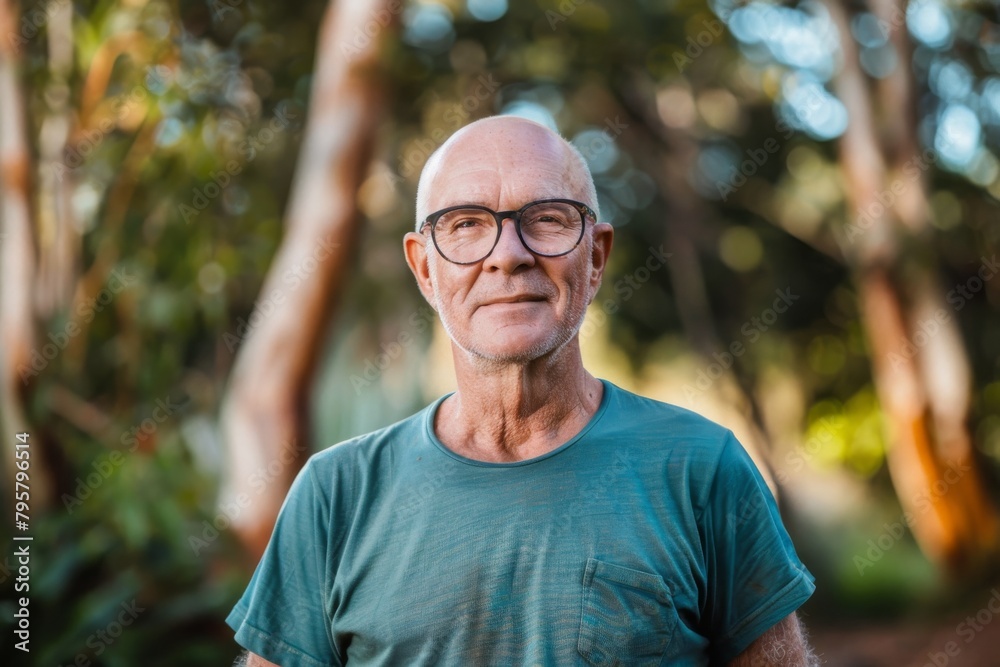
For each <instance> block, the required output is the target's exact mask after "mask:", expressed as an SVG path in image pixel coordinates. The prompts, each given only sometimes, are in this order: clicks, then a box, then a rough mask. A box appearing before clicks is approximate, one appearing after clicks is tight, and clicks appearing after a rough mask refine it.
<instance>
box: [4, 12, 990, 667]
mask: <svg viewBox="0 0 1000 667" xmlns="http://www.w3.org/2000/svg"><path fill="white" fill-rule="evenodd" d="M497 113H507V114H518V115H522V116H525V117H528V118H532V119H535V120H537V121H539V122H542V123H545V124H548V125H549V126H551V127H553V128H555V129H557V130H558V131H560V132H561V133H562V134H563V135H564V136H566V137H567V138H569V139H570V140H571V141H572V142H573V143H574V144H575V145H576V146H577V147H578V148H579V149H580V150H581V152H582V153H583V154H584V156H585V157H586V158H587V160H588V162H589V164H590V167H591V170H592V171H593V173H594V177H595V179H596V181H597V187H598V192H599V198H600V208H601V212H602V217H603V219H605V220H607V221H609V222H611V223H612V224H613V225H614V226H615V228H616V233H615V247H614V251H613V253H612V258H611V263H610V266H609V269H608V273H607V274H606V276H605V280H604V284H603V286H602V290H601V293H600V295H599V297H598V298H597V299H596V300H595V302H594V304H593V305H592V306H591V309H590V311H589V313H588V317H587V320H586V322H585V324H584V327H583V329H582V330H581V334H580V337H581V341H582V345H583V348H584V352H585V361H586V363H587V365H588V368H589V369H590V370H591V372H592V373H594V374H595V375H598V376H601V377H605V378H607V379H609V380H611V381H613V382H615V383H616V384H618V385H619V386H622V387H624V388H627V389H630V390H633V391H637V392H639V393H642V394H645V395H647V396H651V397H654V398H658V399H660V400H664V401H669V402H673V403H676V404H679V405H682V406H685V407H688V408H691V409H694V410H697V411H699V412H701V413H703V414H705V415H706V416H709V417H711V418H713V419H715V420H716V421H719V422H721V423H723V424H725V425H726V426H728V427H730V428H732V429H733V430H734V431H735V432H736V433H737V435H738V436H739V437H740V439H741V441H742V442H743V443H744V444H745V446H746V447H747V449H748V450H750V451H751V453H752V455H753V456H754V458H755V460H756V461H757V462H758V465H759V466H760V467H761V469H762V470H763V471H764V473H765V475H766V477H767V478H768V480H769V482H770V483H771V485H772V489H773V491H774V492H775V494H776V495H777V496H778V498H779V503H780V506H781V508H782V511H783V513H784V515H785V517H786V523H787V525H788V527H789V530H790V531H791V532H792V535H793V539H794V540H795V543H796V545H797V547H798V550H799V553H800V555H801V557H802V558H803V560H804V562H805V563H806V565H807V566H808V567H809V569H810V570H811V571H812V572H813V573H814V574H815V575H816V579H817V586H818V588H817V592H816V594H815V596H814V597H813V598H812V599H811V600H810V601H809V602H808V603H807V604H806V605H805V607H804V608H803V609H802V610H801V613H802V615H803V618H804V620H805V622H806V623H807V625H808V627H809V629H810V631H811V634H812V637H813V642H814V644H815V645H816V647H817V649H818V651H819V652H820V653H821V654H822V655H823V657H824V658H825V660H826V661H827V662H826V664H828V665H844V666H848V665H850V666H867V665H892V666H895V665H914V666H920V667H922V666H924V665H934V666H935V667H942V666H943V665H996V664H1000V658H998V657H997V656H998V655H1000V571H998V567H997V564H998V562H1000V561H998V558H997V555H998V548H997V547H998V534H1000V530H998V525H1000V523H998V495H1000V494H998V491H997V480H998V474H1000V374H998V372H1000V279H994V278H996V277H997V276H998V275H1000V262H998V256H997V255H998V249H1000V160H998V155H1000V8H998V5H997V4H996V3H994V2H971V1H969V2H959V1H953V2H946V1H944V0H923V1H912V2H901V1H898V0H857V1H853V2H837V1H834V0H830V1H828V2H814V1H803V2H790V3H767V2H760V1H751V2H736V1H735V0H732V1H727V0H717V1H712V2H707V3H706V2H704V1H698V0H690V1H687V0H638V1H636V2H628V3H615V2H611V1H610V0H532V1H524V2H517V1H508V0H419V1H418V0H412V1H408V2H402V0H332V1H331V2H330V3H326V2H321V1H304V2H288V3H271V2H263V1H261V0H178V1H175V2H167V1H159V0H104V1H100V2H91V1H87V0H76V1H73V0H43V1H42V2H31V1H29V2H22V3H17V2H14V1H13V0H0V166H2V170H0V332H2V345H0V373H2V394H0V410H2V412H0V416H2V438H3V445H4V460H3V465H4V475H3V484H2V489H0V493H2V494H3V498H4V501H3V506H4V507H8V508H10V509H9V510H8V513H9V514H14V512H15V511H22V510H23V512H22V514H24V515H26V516H27V519H28V520H27V521H25V524H26V527H25V526H23V525H19V524H15V522H14V517H10V518H5V519H4V520H3V521H2V522H0V525H2V528H0V542H2V543H3V545H4V550H3V552H2V554H0V582H2V585H0V611H2V613H0V628H2V633H0V634H2V636H3V638H4V639H3V642H2V646H0V656H2V657H0V661H2V662H3V664H5V665H11V664H14V665H22V664H31V665H45V666H46V667H49V666H56V665H60V666H61V665H82V666H86V665H107V666H131V665H144V666H146V667H157V666H161V665H163V666H166V665H171V666H172V665H192V666H197V665H206V666H207V665H226V664H229V663H230V661H231V660H232V659H233V658H234V657H235V656H236V654H237V652H238V647H237V646H236V645H235V644H234V643H233V641H232V631H231V630H229V628H228V627H227V626H225V624H224V623H223V620H224V618H225V616H226V614H227V613H228V611H229V610H230V608H231V607H232V605H233V604H234V603H235V601H236V599H237V598H238V597H239V595H240V594H241V592H242V590H243V588H244V587H245V585H246V583H247V581H248V579H249V576H250V573H251V572H252V568H253V566H254V564H255V563H256V560H257V558H258V557H259V555H260V553H261V550H262V549H263V547H264V545H265V544H266V541H267V537H268V535H269V534H270V530H271V527H272V525H273V521H274V516H275V514H276V512H277V510H278V507H279V506H280V504H281V500H282V498H283V497H284V495H285V493H286V491H287V489H288V485H289V484H290V482H291V480H292V478H293V477H294V475H295V473H296V472H297V471H298V469H299V468H300V467H301V465H302V463H303V461H304V460H305V458H307V457H308V456H309V455H310V454H311V453H313V452H315V451H319V450H321V449H324V448H326V447H329V446H332V445H334V444H336V443H337V442H339V441H341V440H343V439H345V438H347V437H350V436H353V435H357V434H360V433H363V432H366V431H369V430H372V429H375V428H378V427H381V426H384V425H387V424H389V423H391V422H393V421H396V420H398V419H401V418H403V417H405V416H408V415H409V414H412V413H413V412H414V411H416V410H418V409H419V408H421V407H423V406H424V405H426V404H427V403H428V402H429V401H430V400H431V399H432V398H435V397H437V396H439V395H440V394H442V393H444V392H446V391H449V390H451V389H452V388H453V382H454V381H453V376H452V370H451V361H450V351H449V348H448V342H447V338H446V336H445V335H444V332H443V331H442V329H441V327H440V326H439V323H438V322H437V320H436V318H435V317H434V314H433V312H432V311H430V310H429V309H428V308H427V306H426V304H425V303H424V302H423V301H422V299H421V298H420V296H419V293H418V291H417V289H416V287H415V284H414V282H413V280H412V277H411V276H410V274H409V272H408V269H407V268H406V266H405V263H404V261H403V258H402V253H401V236H402V234H403V233H405V232H406V231H408V230H409V229H410V228H411V227H412V224H413V215H414V211H413V200H414V195H415V189H416V181H417V178H418V176H419V173H420V169H421V168H422V166H423V164H424V162H425V160H426V159H427V157H428V156H429V155H430V153H431V152H433V150H434V149H435V148H437V147H438V146H439V145H440V144H441V143H443V141H444V140H445V139H446V138H447V137H448V136H449V135H450V134H451V133H452V132H454V131H455V130H457V129H458V128H460V127H462V126H463V125H465V124H467V123H469V122H471V121H473V120H476V119H478V118H481V117H483V116H487V115H492V114H497ZM20 434H27V435H20ZM19 442H20V443H21V444H22V445H27V446H26V447H25V446H22V447H20V448H19V447H18V446H17V445H18V443H19ZM23 451H28V452H29V453H30V456H29V457H27V458H25V457H24V456H23V455H21V456H20V457H19V454H18V452H23ZM25 461H30V464H28V463H25ZM19 472H22V473H25V474H24V475H21V476H20V477H18V473H19ZM17 481H27V482H28V484H29V486H30V493H29V496H28V497H29V500H28V501H23V498H24V496H22V502H26V503H27V504H26V505H24V506H18V505H17V504H16V500H15V492H16V491H21V490H22V488H23V487H16V482H17ZM22 518H24V517H18V520H22ZM738 520H739V517H734V521H738ZM25 535H28V536H31V537H32V538H33V540H32V541H31V542H30V549H31V562H30V575H29V577H28V580H29V583H30V592H29V593H28V595H29V596H30V619H31V623H30V649H31V652H30V654H25V653H23V652H21V651H18V650H15V648H14V644H15V643H16V642H17V641H20V640H19V639H18V636H17V635H16V634H15V633H14V631H15V629H16V627H17V626H16V625H15V623H14V617H13V615H14V613H15V611H17V610H18V609H19V603H18V599H19V598H20V597H22V596H23V595H25V593H23V592H16V591H15V585H16V583H17V578H18V577H19V576H23V574H24V573H23V572H22V573H20V574H19V573H18V567H19V564H18V562H17V557H16V556H15V555H14V554H15V549H17V548H20V547H21V546H23V545H24V544H26V542H24V541H15V540H14V539H13V538H14V537H15V536H25ZM22 639H23V637H22Z"/></svg>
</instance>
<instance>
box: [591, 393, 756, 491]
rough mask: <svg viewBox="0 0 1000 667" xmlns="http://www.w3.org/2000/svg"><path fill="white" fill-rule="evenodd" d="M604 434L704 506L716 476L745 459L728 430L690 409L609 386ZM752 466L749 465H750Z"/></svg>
mask: <svg viewBox="0 0 1000 667" xmlns="http://www.w3.org/2000/svg"><path fill="white" fill-rule="evenodd" d="M612 392H613V393H612V396H611V399H612V400H611V402H610V404H609V405H608V412H609V414H608V415H607V416H609V417H610V419H609V420H608V421H609V424H608V425H607V427H606V429H605V430H604V433H605V434H606V435H608V436H609V437H611V438H612V439H613V440H615V441H616V442H618V443H621V445H622V446H623V447H624V448H625V449H627V450H628V451H629V452H630V453H632V454H634V455H635V456H636V457H637V458H638V459H639V460H640V461H641V464H642V466H643V467H644V468H645V469H646V470H648V471H652V472H654V473H655V474H662V475H664V477H665V478H666V479H667V480H668V481H670V482H671V483H673V484H679V485H681V486H682V487H683V488H684V489H686V490H687V491H686V492H687V493H690V494H691V496H692V501H693V502H694V504H695V506H696V507H700V506H704V504H705V502H707V500H708V496H709V494H710V493H711V492H712V488H713V487H714V486H716V484H715V482H716V478H717V477H719V476H723V477H724V476H725V475H726V474H728V473H729V472H730V471H732V470H734V468H738V467H740V466H741V465H742V464H743V463H744V462H745V461H750V458H749V455H748V454H747V453H746V450H744V448H743V446H742V445H741V444H740V442H739V441H738V440H737V439H736V436H735V435H733V432H732V431H731V430H730V429H729V428H727V427H726V426H723V425H722V424H719V423H717V422H715V421H712V420H711V419H709V418H707V417H705V416H703V415H701V414H698V413H697V412H695V411H693V410H689V409H687V408H682V407H680V406H678V405H674V404H672V403H666V402H663V401H658V400H656V399H653V398H649V397H646V396H640V395H638V394H635V393H632V392H630V391H627V390H625V389H621V388H619V387H615V386H614V385H612ZM751 465H752V464H751Z"/></svg>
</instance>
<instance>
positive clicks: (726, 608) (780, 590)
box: [703, 432, 816, 664]
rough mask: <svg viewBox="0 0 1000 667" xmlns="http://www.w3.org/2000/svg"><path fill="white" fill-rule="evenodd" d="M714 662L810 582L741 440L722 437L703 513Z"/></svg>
mask: <svg viewBox="0 0 1000 667" xmlns="http://www.w3.org/2000/svg"><path fill="white" fill-rule="evenodd" d="M703 531H704V532H703V539H704V542H705V543H704V545H703V546H704V548H705V555H706V560H707V562H706V566H707V572H708V577H707V581H708V591H707V605H708V608H707V609H706V610H705V614H704V615H703V618H704V619H706V620H707V622H708V624H709V627H708V628H707V630H708V632H709V637H710V642H711V655H712V659H713V664H716V663H717V664H726V663H728V662H729V661H730V660H732V659H733V658H735V657H736V656H738V655H739V654H740V653H742V652H743V651H744V650H745V649H746V648H747V647H748V646H749V645H750V644H752V643H753V642H754V640H756V639H757V638H758V637H760V636H761V635H762V634H764V633H765V632H766V631H767V630H769V629H770V628H771V627H773V626H774V625H775V624H777V623H778V622H779V621H781V620H782V619H783V618H785V617H786V616H788V615H789V614H790V613H792V612H793V611H795V610H796V609H798V608H799V607H800V606H801V605H802V603H803V602H805V601H806V600H807V599H809V596H811V595H812V593H813V591H814V590H815V589H816V586H815V584H814V583H813V582H814V581H815V579H814V577H813V575H812V574H810V573H809V571H808V570H806V568H805V566H804V565H803V564H802V562H801V561H800V560H799V558H798V556H797V555H796V553H795V547H794V546H793V545H792V541H791V538H789V536H788V532H787V531H786V530H785V527H784V525H783V524H782V522H781V516H780V514H779V513H778V507H777V504H776V503H775V501H774V496H773V495H771V490H770V489H769V488H768V487H767V484H766V483H765V482H764V479H763V478H762V477H761V474H760V472H759V471H758V470H757V466H756V465H754V462H753V460H752V459H751V458H750V456H749V454H747V452H746V450H745V449H743V446H742V445H741V444H740V443H739V441H737V440H736V438H735V436H733V434H732V433H731V432H730V433H728V434H727V436H726V442H725V445H724V446H723V448H722V453H721V457H720V459H719V463H718V466H717V467H716V472H715V477H714V479H713V481H712V486H711V491H710V492H709V497H708V499H707V501H706V506H705V511H704V514H703Z"/></svg>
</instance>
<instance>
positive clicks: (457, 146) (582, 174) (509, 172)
mask: <svg viewBox="0 0 1000 667" xmlns="http://www.w3.org/2000/svg"><path fill="white" fill-rule="evenodd" d="M455 172H460V173H461V174H462V175H463V176H465V178H463V179H462V180H460V181H459V180H458V179H456V178H455ZM515 172H517V174H516V175H515ZM535 172H537V174H536V173H535ZM477 174H478V176H479V178H475V176H476V175H477ZM553 174H554V175H556V176H557V178H556V179H553V178H552V176H553ZM536 175H537V176H538V177H540V179H541V180H538V181H536V182H538V183H544V184H548V185H547V186H546V185H540V186H539V187H548V190H550V191H547V192H542V191H541V190H540V191H539V192H538V194H537V195H536V196H535V197H534V198H538V199H543V198H571V199H577V200H579V201H581V202H583V203H585V204H587V205H588V206H590V207H591V208H592V209H594V211H595V212H598V215H599V211H598V208H597V191H596V188H595V187H594V179H593V177H592V176H591V174H590V169H589V168H588V167H587V161H586V160H585V159H584V157H583V155H581V154H580V151H578V150H577V149H576V147H575V146H573V145H572V144H571V143H569V142H568V141H566V140H565V139H564V138H563V137H561V136H559V134H557V133H555V132H553V131H552V130H550V129H549V128H547V127H545V126H544V125H541V124H540V123H536V122H535V121H532V120H527V119H526V118H520V117H517V116H490V117H488V118H483V119H481V120H477V121H475V122H474V123H470V124H469V125H466V126H465V127H463V128H461V129H460V130H458V131H457V132H455V133H454V134H453V135H451V137H449V138H448V140H447V141H445V142H444V144H442V145H441V146H440V147H439V148H438V149H437V150H436V151H434V153H433V154H432V155H431V156H430V158H428V160H427V163H426V164H425V165H424V168H423V171H422V172H421V173H420V181H419V183H418V185H417V210H416V229H417V231H420V225H421V222H422V221H423V220H424V219H426V218H427V216H428V215H430V214H431V213H432V212H434V211H436V210H439V209H441V208H444V207H445V206H451V205H455V204H460V203H465V204H480V205H483V206H490V207H494V208H503V206H504V204H501V203H499V202H500V201H502V200H503V198H504V195H505V193H506V192H507V191H508V190H509V189H510V187H511V186H509V185H508V183H507V182H505V181H509V182H513V181H515V180H518V181H524V180H525V179H528V180H531V179H533V178H534V177H535V176H536ZM469 176H472V177H473V178H472V180H471V182H470V178H469ZM553 180H557V181H559V182H560V185H559V186H558V187H556V186H554V185H553ZM556 190H559V191H556ZM528 201H529V200H525V201H521V202H518V203H517V204H516V205H514V204H509V203H508V204H507V205H510V206H512V207H513V208H517V207H519V206H521V205H523V204H526V203H527V202H528Z"/></svg>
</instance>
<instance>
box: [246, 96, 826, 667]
mask: <svg viewBox="0 0 1000 667" xmlns="http://www.w3.org/2000/svg"><path fill="white" fill-rule="evenodd" d="M596 210H597V197H596V194H595V190H594V184H593V180H592V178H591V176H590V173H589V170H588V169H587V165H586V162H585V161H584V160H583V158H582V157H581V156H580V154H579V153H578V152H577V151H576V150H575V149H574V148H573V147H572V146H571V145H570V144H569V143H567V142H566V141H565V140H564V139H562V138H561V137H560V136H558V135H557V134H555V133H554V132H552V131H550V130H549V129H547V128H546V127H544V126H542V125H539V124H537V123H533V122H531V121H527V120H524V119H520V118H514V117H504V116H500V117H493V118H487V119H484V120H481V121H478V122H476V123H473V124H471V125H469V126H467V127H465V128H463V129H462V130H460V131H459V132H457V133H456V134H455V135H453V136H452V137H451V138H450V139H449V140H448V141H447V142H446V143H445V144H444V145H443V146H441V148H440V149H439V150H438V151H437V152H435V154H434V155H433V156H432V157H431V158H430V160H429V161H428V163H427V165H426V166H425V168H424V171H423V173H422V174H421V178H420V185H419V190H418V194H417V229H416V231H415V232H411V233H408V234H407V235H406V237H405V239H404V251H405V255H406V261H407V263H408V264H409V266H410V269H411V270H412V271H413V274H414V276H415V277H416V280H417V283H418V285H419V287H420V291H421V292H422V293H423V295H424V297H425V298H426V299H427V301H428V302H429V303H430V305H431V307H433V308H434V310H435V311H437V313H438V315H439V317H440V318H441V322H442V324H443V325H444V328H445V330H446V331H447V332H448V335H449V337H450V338H451V343H452V352H453V356H454V360H455V372H456V376H457V378H456V379H457V384H458V390H457V391H455V392H454V393H452V394H448V395H446V396H443V397H441V398H439V399H437V400H436V401H434V402H433V403H432V404H431V405H430V406H428V407H427V408H425V409H424V410H422V411H421V412H419V413H417V414H416V415H413V416H412V417H409V418H408V419H405V420H403V421H401V422H399V423H397V424H394V425H392V426H389V427H387V428H384V429H382V430H379V431H376V432H374V433H369V434H367V435H363V436H360V437H357V438H354V439H352V440H348V441H346V442H344V443H341V444H339V445H337V446H335V447H332V448H330V449H328V450H326V451H323V452H321V453H318V454H316V455H314V456H313V457H312V458H311V459H310V461H309V462H308V464H307V465H306V467H305V468H304V469H303V470H302V472H301V473H300V475H299V476H298V478H297V479H296V481H295V484H294V485H293V487H292V489H291V490H290V492H289V494H288V498H287V499H286V501H285V505H284V507H283V508H282V511H281V515H280V517H279V519H278V522H277V525H276V526H275V528H274V534H273V536H272V538H271V542H270V544H269V546H268V548H267V551H266V553H265V554H264V557H263V558H262V559H261V562H260V564H259V565H258V567H257V571H256V572H255V574H254V576H253V579H252V581H251V582H250V585H249V587H248V589H247V591H246V593H245V594H244V596H243V598H242V599H241V600H240V601H239V603H238V604H237V605H236V607H235V608H234V609H233V611H232V613H231V614H230V616H229V618H228V620H227V622H228V623H229V624H230V625H231V626H232V627H233V629H234V630H235V631H236V639H237V641H238V642H239V643H240V644H241V645H243V646H244V647H246V648H247V649H248V650H249V654H248V655H249V660H248V665H250V666H251V667H253V666H257V665H272V664H277V665H281V666H282V667H297V666H316V665H343V664H345V663H346V664H348V665H439V664H440V665H462V666H465V665H471V666H478V665H501V666H505V667H506V666H511V665H609V666H611V665H706V664H718V665H796V666H801V665H811V664H813V661H814V659H813V658H812V656H811V653H810V651H809V649H808V647H807V645H806V643H805V640H804V638H803V633H802V630H801V628H800V625H799V622H798V620H797V619H796V616H795V610H796V609H797V608H798V607H799V606H800V605H801V604H802V603H803V602H804V601H805V600H806V599H807V598H808V597H809V596H810V595H811V594H812V592H813V590H814V584H813V578H812V575H810V574H809V572H808V571H807V570H806V569H805V568H804V567H803V565H802V563H801V562H800V561H799V559H798V558H797V557H796V555H795V551H794V548H793V546H792V544H791V541H790V540H789V537H788V534H787V533H786V532H785V529H784V527H783V526H782V523H781V519H780V517H779V515H778V512H777V509H776V507H775V503H774V499H773V498H772V497H771V495H770V492H769V491H768V489H767V487H766V485H765V484H764V482H763V480H762V479H761V476H760V474H759V472H758V471H757V469H756V468H755V467H754V464H753V463H752V461H751V460H750V458H749V457H748V456H747V454H746V452H745V451H744V450H743V448H742V446H741V445H740V443H739V442H737V440H736V439H735V438H734V437H733V434H732V433H731V432H730V431H729V430H727V429H725V428H723V427H721V426H719V425H717V424H715V423H713V422H710V421H708V420H706V419H705V418H703V417H700V416H698V415H696V414H694V413H692V412H690V411H687V410H684V409H681V408H678V407H675V406H672V405H669V404H665V403H660V402H658V401H654V400H651V399H647V398H643V397H641V396H637V395H635V394H632V393H629V392H627V391H624V390H622V389H620V388H618V387H616V386H615V385H613V384H611V383H610V382H607V381H604V380H599V379H597V378H595V377H593V376H592V375H590V374H589V373H588V372H587V371H586V369H584V367H583V364H582V361H581V356H580V345H579V339H578V331H579V329H580V326H581V324H582V322H583V318H584V313H585V311H586V308H587V305H588V304H589V303H590V302H591V301H592V300H593V299H594V296H595V295H596V294H597V289H598V287H599V286H600V284H601V278H602V276H603V274H604V270H605V267H606V265H607V259H608V253H609V252H610V251H611V240H612V235H613V230H612V227H611V225H609V224H607V223H604V222H599V221H598V214H597V212H596Z"/></svg>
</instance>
